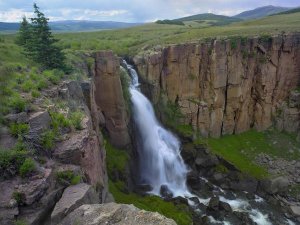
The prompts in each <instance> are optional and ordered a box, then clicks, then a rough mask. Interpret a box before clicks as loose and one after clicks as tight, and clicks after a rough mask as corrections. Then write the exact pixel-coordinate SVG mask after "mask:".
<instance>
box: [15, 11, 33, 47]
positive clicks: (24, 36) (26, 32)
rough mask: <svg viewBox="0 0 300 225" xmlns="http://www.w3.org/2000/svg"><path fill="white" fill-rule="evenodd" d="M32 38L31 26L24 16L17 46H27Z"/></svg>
mask: <svg viewBox="0 0 300 225" xmlns="http://www.w3.org/2000/svg"><path fill="white" fill-rule="evenodd" d="M30 38H31V25H30V23H28V21H27V19H26V17H25V16H24V17H23V19H22V22H21V25H20V29H19V34H18V36H17V40H16V42H17V44H18V45H21V46H25V45H26V43H27V42H28V41H29V40H30Z"/></svg>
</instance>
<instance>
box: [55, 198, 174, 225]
mask: <svg viewBox="0 0 300 225" xmlns="http://www.w3.org/2000/svg"><path fill="white" fill-rule="evenodd" d="M70 224H80V225H100V224H110V225H114V224H117V225H129V224H130V225H141V224H144V225H176V223H175V222H174V221H173V220H172V219H168V218H166V217H164V216H162V215H160V214H159V213H157V212H147V211H144V210H140V209H138V208H136V207H135V206H133V205H123V204H116V203H107V204H101V205H100V204H94V205H82V206H80V207H79V208H77V209H76V210H74V211H73V212H72V213H70V214H69V215H68V216H66V217H65V218H64V219H63V220H62V221H61V222H60V223H59V225H70Z"/></svg>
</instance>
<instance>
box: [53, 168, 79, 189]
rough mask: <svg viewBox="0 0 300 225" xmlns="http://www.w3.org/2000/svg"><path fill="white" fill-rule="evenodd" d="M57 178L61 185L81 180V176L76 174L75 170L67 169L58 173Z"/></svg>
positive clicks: (73, 183) (76, 182) (74, 183)
mask: <svg viewBox="0 0 300 225" xmlns="http://www.w3.org/2000/svg"><path fill="white" fill-rule="evenodd" d="M56 180H57V182H58V183H60V184H61V185H67V186H68V185H76V184H79V183H80V181H81V176H80V175H76V174H74V172H73V171H71V170H67V171H62V172H57V173H56Z"/></svg>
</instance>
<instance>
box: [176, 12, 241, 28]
mask: <svg viewBox="0 0 300 225" xmlns="http://www.w3.org/2000/svg"><path fill="white" fill-rule="evenodd" d="M174 21H181V22H187V21H200V22H205V21H206V22H208V23H209V24H210V25H212V26H223V25H227V24H230V23H233V22H239V21H241V19H239V18H233V17H229V16H223V15H216V14H213V13H203V14H197V15H193V16H187V17H183V18H179V19H175V20H174Z"/></svg>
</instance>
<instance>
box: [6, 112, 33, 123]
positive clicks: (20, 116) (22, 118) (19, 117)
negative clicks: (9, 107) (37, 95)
mask: <svg viewBox="0 0 300 225" xmlns="http://www.w3.org/2000/svg"><path fill="white" fill-rule="evenodd" d="M4 119H5V120H7V121H8V122H9V123H26V122H27V121H28V116H27V113H26V112H20V113H16V114H8V115H6V116H5V117H4Z"/></svg>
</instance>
